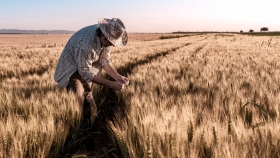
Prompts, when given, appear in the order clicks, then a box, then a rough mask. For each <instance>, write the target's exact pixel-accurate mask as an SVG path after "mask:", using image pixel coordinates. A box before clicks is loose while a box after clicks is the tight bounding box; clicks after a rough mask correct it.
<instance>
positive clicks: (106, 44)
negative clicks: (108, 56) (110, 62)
mask: <svg viewBox="0 0 280 158" xmlns="http://www.w3.org/2000/svg"><path fill="white" fill-rule="evenodd" d="M99 39H100V42H101V44H102V46H104V47H109V46H113V44H112V43H111V42H110V41H109V40H108V39H107V38H106V37H105V36H104V35H103V33H101V36H100V38H99Z"/></svg>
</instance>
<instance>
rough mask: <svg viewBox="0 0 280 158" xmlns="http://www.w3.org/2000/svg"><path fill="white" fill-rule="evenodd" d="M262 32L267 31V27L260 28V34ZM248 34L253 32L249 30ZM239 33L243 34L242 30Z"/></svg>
mask: <svg viewBox="0 0 280 158" xmlns="http://www.w3.org/2000/svg"><path fill="white" fill-rule="evenodd" d="M262 31H268V27H262V28H261V32H262ZM249 32H250V33H253V32H254V30H252V29H250V30H249ZM240 33H243V30H240Z"/></svg>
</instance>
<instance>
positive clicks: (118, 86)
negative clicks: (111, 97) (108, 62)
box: [110, 81, 125, 91]
mask: <svg viewBox="0 0 280 158" xmlns="http://www.w3.org/2000/svg"><path fill="white" fill-rule="evenodd" d="M124 87H125V84H124V83H121V82H118V81H112V82H111V84H110V88H112V89H114V90H119V91H120V90H122V89H124Z"/></svg>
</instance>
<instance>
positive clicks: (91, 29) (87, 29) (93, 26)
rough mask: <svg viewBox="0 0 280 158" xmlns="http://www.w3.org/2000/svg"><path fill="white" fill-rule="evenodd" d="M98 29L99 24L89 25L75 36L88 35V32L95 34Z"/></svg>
mask: <svg viewBox="0 0 280 158" xmlns="http://www.w3.org/2000/svg"><path fill="white" fill-rule="evenodd" d="M97 28H98V24H95V25H89V26H86V27H83V28H81V29H80V30H78V31H77V32H76V33H75V34H80V33H88V32H95V31H96V30H97Z"/></svg>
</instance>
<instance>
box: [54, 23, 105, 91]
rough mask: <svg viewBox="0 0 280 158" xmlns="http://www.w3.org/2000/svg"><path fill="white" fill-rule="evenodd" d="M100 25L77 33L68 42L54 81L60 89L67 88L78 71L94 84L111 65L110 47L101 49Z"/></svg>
mask: <svg viewBox="0 0 280 158" xmlns="http://www.w3.org/2000/svg"><path fill="white" fill-rule="evenodd" d="M97 28H98V25H91V26H87V27H84V28H82V29H81V30H79V31H77V32H76V33H75V34H74V35H73V36H72V37H71V38H70V39H69V41H68V42H67V44H66V46H65V48H64V49H63V51H62V53H61V56H60V58H59V61H58V63H57V67H56V71H55V74H54V80H55V81H56V82H58V86H59V87H66V86H67V85H68V83H69V78H70V77H71V76H72V74H74V73H75V72H76V71H77V70H78V73H79V74H80V75H81V77H82V78H83V79H85V80H86V81H87V82H92V80H93V76H94V75H99V74H100V72H101V70H102V68H103V67H104V66H105V65H108V64H110V60H109V57H110V47H101V43H100V40H99V37H97V36H96V34H95V33H96V30H97Z"/></svg>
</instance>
